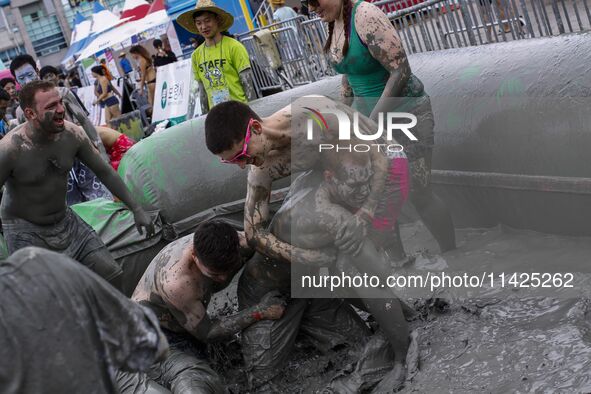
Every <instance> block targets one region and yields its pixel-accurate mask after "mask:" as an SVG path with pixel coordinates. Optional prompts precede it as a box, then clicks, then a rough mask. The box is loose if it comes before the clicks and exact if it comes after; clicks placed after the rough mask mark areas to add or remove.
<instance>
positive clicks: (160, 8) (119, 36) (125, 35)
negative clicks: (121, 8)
mask: <svg viewBox="0 0 591 394" xmlns="http://www.w3.org/2000/svg"><path fill="white" fill-rule="evenodd" d="M169 21H170V17H169V16H168V15H167V13H166V10H165V9H164V1H163V0H156V1H155V2H154V3H152V5H151V6H150V9H149V12H148V14H147V15H146V16H145V17H143V18H142V19H139V20H136V21H133V22H127V23H125V24H123V25H121V26H118V27H116V28H115V29H113V30H110V31H107V32H105V33H103V34H101V35H100V36H97V37H96V38H95V39H94V40H93V41H92V42H91V43H90V44H89V45H88V46H87V47H86V48H84V50H83V51H82V52H81V53H80V59H85V58H87V57H90V56H92V55H94V54H96V53H98V52H101V51H103V50H105V49H107V48H112V47H115V46H117V45H118V44H120V43H122V42H123V41H125V40H127V39H129V38H130V37H132V36H135V35H136V34H139V33H142V32H144V31H147V30H149V29H151V28H153V27H157V26H160V25H163V24H166V23H168V22H169Z"/></svg>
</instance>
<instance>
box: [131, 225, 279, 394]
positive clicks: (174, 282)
mask: <svg viewBox="0 0 591 394" xmlns="http://www.w3.org/2000/svg"><path fill="white" fill-rule="evenodd" d="M243 264H244V263H243V259H242V257H241V255H240V240H239V237H238V233H237V232H236V230H234V228H232V226H230V225H229V224H227V223H223V222H220V221H211V222H205V223H203V224H201V225H200V226H199V227H198V228H197V230H196V231H195V233H194V234H193V235H188V236H186V237H183V238H181V239H179V240H177V241H175V242H173V243H171V244H170V245H168V246H166V248H164V249H163V250H162V251H161V252H160V253H159V254H158V255H157V256H156V257H155V258H154V260H152V262H151V263H150V266H149V267H148V269H147V270H146V272H145V273H144V275H143V277H142V279H141V280H140V282H139V284H138V286H137V288H136V289H135V292H134V293H133V296H132V299H133V300H134V301H136V302H138V303H140V304H141V305H144V306H147V307H149V308H150V309H152V310H153V311H154V312H155V313H156V316H157V317H158V319H159V321H160V326H161V328H162V330H163V331H164V333H165V335H166V336H167V338H168V341H169V344H170V354H169V356H168V357H167V358H166V360H164V361H162V362H161V363H160V364H159V365H156V366H155V367H154V368H152V371H151V372H150V373H149V374H148V376H149V378H151V379H154V380H156V381H157V382H159V383H160V384H162V385H163V386H165V387H166V388H168V389H170V390H172V391H173V393H179V394H181V393H182V394H185V393H221V392H223V386H222V384H221V383H220V379H219V377H218V375H217V374H216V373H215V372H214V371H213V370H212V369H211V368H210V367H209V365H208V362H207V360H206V356H205V354H204V351H205V348H204V345H205V344H206V343H208V342H213V341H219V340H223V339H228V338H231V337H232V336H233V335H235V334H237V333H239V332H240V331H242V330H243V329H245V328H247V327H248V326H250V325H251V324H253V323H256V322H258V321H264V320H276V319H279V318H281V316H282V315H283V311H284V309H285V306H284V304H285V301H284V300H283V298H282V297H281V296H280V295H279V292H277V291H270V292H268V293H266V294H264V295H263V296H262V297H261V298H259V299H257V302H256V303H255V304H254V305H252V306H251V307H249V308H247V309H243V310H241V311H240V312H238V313H237V314H234V315H232V316H224V317H220V318H219V319H211V318H210V317H209V316H208V314H207V305H208V304H209V301H210V299H211V296H212V295H213V294H214V293H216V292H219V291H221V290H223V289H224V288H226V287H227V286H228V285H229V284H230V282H231V281H232V278H233V277H234V275H236V273H237V272H238V271H240V269H241V268H242V266H243Z"/></svg>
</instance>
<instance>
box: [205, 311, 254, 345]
mask: <svg viewBox="0 0 591 394" xmlns="http://www.w3.org/2000/svg"><path fill="white" fill-rule="evenodd" d="M257 313H258V316H260V313H261V308H259V307H258V306H254V307H251V308H248V309H245V310H243V311H240V312H238V313H236V314H234V315H231V316H225V317H222V318H220V319H215V320H212V321H211V323H210V326H209V330H208V332H207V337H206V340H207V341H208V342H210V341H211V342H213V341H219V340H222V339H226V338H229V337H231V336H232V335H234V334H237V333H239V332H240V331H242V330H244V329H245V328H247V327H248V326H250V325H252V324H253V323H256V322H257V321H258V320H260V319H259V318H257V317H256V316H257Z"/></svg>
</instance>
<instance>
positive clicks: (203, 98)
mask: <svg viewBox="0 0 591 394" xmlns="http://www.w3.org/2000/svg"><path fill="white" fill-rule="evenodd" d="M197 83H198V84H199V104H200V105H201V115H205V114H206V113H208V112H209V102H208V100H207V92H206V91H205V86H203V82H201V80H200V79H198V80H197Z"/></svg>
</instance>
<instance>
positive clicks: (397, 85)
mask: <svg viewBox="0 0 591 394" xmlns="http://www.w3.org/2000/svg"><path fill="white" fill-rule="evenodd" d="M358 18H360V20H359V22H361V23H359V25H360V34H361V36H362V40H363V41H364V43H365V44H366V45H367V48H368V50H369V52H370V53H371V55H372V56H373V57H374V58H375V59H376V60H378V61H379V62H380V64H381V65H382V66H383V67H384V68H385V69H386V70H388V71H389V72H390V77H389V78H388V81H387V82H386V86H385V88H384V91H383V92H382V96H381V97H380V100H379V101H378V103H377V104H376V106H375V108H374V110H373V111H372V114H371V116H370V117H371V119H374V120H376V119H377V116H378V114H379V113H380V112H386V111H387V108H388V98H390V97H399V96H401V94H402V91H403V89H404V88H405V86H406V83H407V82H408V79H409V78H410V75H411V73H410V66H409V64H408V59H407V57H406V53H405V51H404V48H403V47H402V42H401V41H400V37H399V36H398V33H397V32H396V29H394V26H392V23H391V22H390V20H389V19H388V17H387V16H386V15H385V14H384V13H383V12H382V11H381V10H379V9H375V8H373V7H365V8H364V9H363V10H362V12H360V13H359V14H358V15H357V16H356V18H355V19H356V21H357V19H358ZM356 26H357V25H356Z"/></svg>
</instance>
